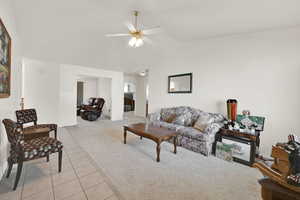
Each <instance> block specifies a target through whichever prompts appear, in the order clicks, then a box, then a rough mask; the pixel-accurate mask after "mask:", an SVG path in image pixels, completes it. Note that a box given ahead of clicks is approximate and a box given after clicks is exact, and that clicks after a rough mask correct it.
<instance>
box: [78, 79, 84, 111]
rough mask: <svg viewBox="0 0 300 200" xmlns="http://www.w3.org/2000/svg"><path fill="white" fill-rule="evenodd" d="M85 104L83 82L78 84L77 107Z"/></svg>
mask: <svg viewBox="0 0 300 200" xmlns="http://www.w3.org/2000/svg"><path fill="white" fill-rule="evenodd" d="M82 104H83V82H82V81H78V82H77V106H80V105H82Z"/></svg>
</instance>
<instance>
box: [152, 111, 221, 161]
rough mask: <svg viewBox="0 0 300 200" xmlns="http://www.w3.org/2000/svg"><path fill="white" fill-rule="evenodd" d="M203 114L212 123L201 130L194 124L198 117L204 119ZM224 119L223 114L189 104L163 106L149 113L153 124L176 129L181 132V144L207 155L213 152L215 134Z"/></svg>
mask: <svg viewBox="0 0 300 200" xmlns="http://www.w3.org/2000/svg"><path fill="white" fill-rule="evenodd" d="M172 116H176V118H175V119H174V120H173V121H168V119H170V117H172ZM203 116H204V117H206V118H209V119H210V122H211V123H209V125H207V127H206V128H205V130H204V131H202V132H201V131H200V130H198V129H196V128H194V127H193V126H194V124H195V123H196V121H197V120H198V118H199V117H201V119H202V117H203ZM178 119H179V120H178ZM224 120H225V118H224V116H223V115H221V114H215V113H208V112H204V111H202V110H199V109H195V108H191V107H188V106H180V107H173V108H162V109H161V110H160V111H159V112H156V113H151V114H149V115H148V121H149V123H150V124H151V125H155V126H160V127H165V128H168V129H172V130H176V132H178V134H179V135H178V145H179V146H182V147H184V148H186V149H189V150H192V151H194V152H198V153H201V154H204V155H206V156H209V155H210V154H211V152H212V146H213V143H214V141H215V134H216V133H217V132H218V131H219V129H220V128H221V127H222V126H223V122H224Z"/></svg>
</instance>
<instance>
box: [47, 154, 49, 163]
mask: <svg viewBox="0 0 300 200" xmlns="http://www.w3.org/2000/svg"><path fill="white" fill-rule="evenodd" d="M47 162H49V154H48V155H47Z"/></svg>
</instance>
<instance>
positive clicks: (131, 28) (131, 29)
mask: <svg viewBox="0 0 300 200" xmlns="http://www.w3.org/2000/svg"><path fill="white" fill-rule="evenodd" d="M125 26H126V27H127V28H128V29H129V31H130V32H136V28H135V27H134V25H133V24H132V23H130V22H125Z"/></svg>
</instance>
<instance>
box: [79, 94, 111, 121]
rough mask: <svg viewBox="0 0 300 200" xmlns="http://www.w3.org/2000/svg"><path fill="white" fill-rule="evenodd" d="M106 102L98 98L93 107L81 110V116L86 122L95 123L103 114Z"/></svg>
mask: <svg viewBox="0 0 300 200" xmlns="http://www.w3.org/2000/svg"><path fill="white" fill-rule="evenodd" d="M104 103H105V100H104V99H103V98H96V99H95V100H94V104H93V105H92V106H85V107H83V109H82V110H81V113H80V116H81V118H82V119H84V120H88V121H95V120H97V119H98V118H99V117H100V116H101V114H102V109H103V106H104Z"/></svg>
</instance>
